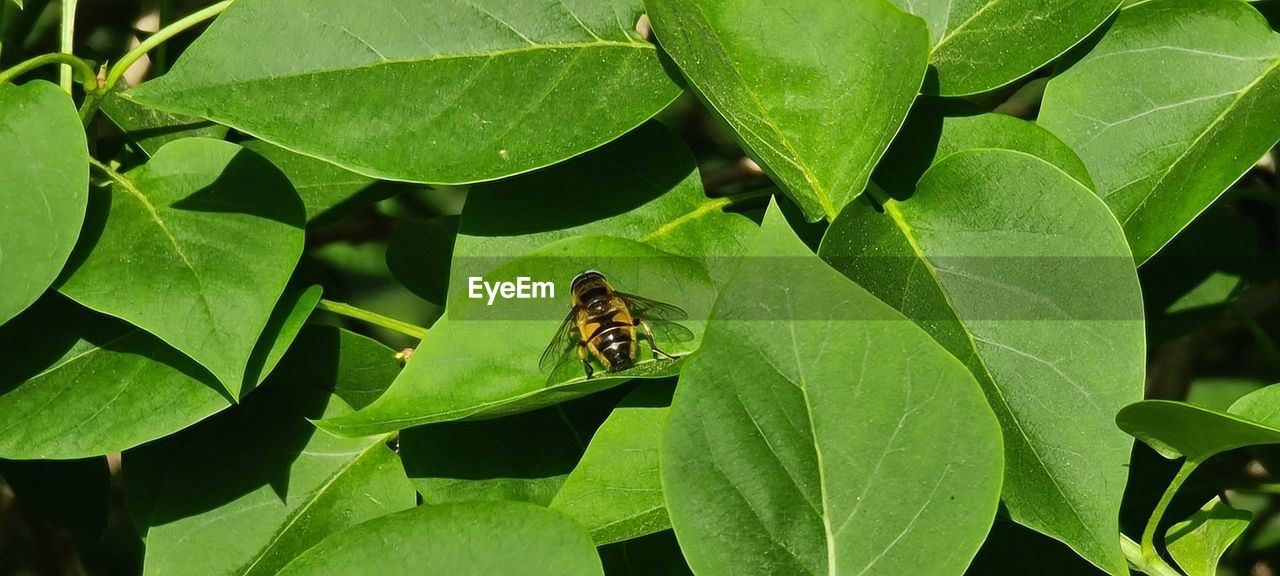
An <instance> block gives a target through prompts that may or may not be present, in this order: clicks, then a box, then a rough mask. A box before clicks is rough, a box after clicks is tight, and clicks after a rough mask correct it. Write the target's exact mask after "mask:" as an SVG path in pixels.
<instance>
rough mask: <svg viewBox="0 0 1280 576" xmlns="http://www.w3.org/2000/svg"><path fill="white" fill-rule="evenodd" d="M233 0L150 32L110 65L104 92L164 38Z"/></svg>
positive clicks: (172, 35)
mask: <svg viewBox="0 0 1280 576" xmlns="http://www.w3.org/2000/svg"><path fill="white" fill-rule="evenodd" d="M233 1H234V0H223V1H222V2H219V3H217V4H214V5H212V6H209V7H206V8H205V9H203V10H200V11H198V12H194V13H192V14H190V15H188V16H187V17H185V18H183V19H181V20H178V21H177V22H174V23H173V24H170V25H168V26H165V27H164V28H161V29H160V30H159V31H157V32H156V33H155V34H152V35H151V36H150V37H148V38H147V39H146V40H143V41H142V43H141V44H138V47H137V48H134V49H133V50H130V51H129V52H128V53H126V54H125V55H124V56H123V57H121V58H120V61H119V62H116V63H115V64H114V65H113V66H111V70H110V71H109V72H107V82H106V84H105V90H104V92H105V91H110V90H111V89H112V88H115V86H116V84H117V83H119V82H120V78H122V77H123V76H124V73H125V71H126V70H128V69H129V67H130V66H133V63H134V62H137V61H138V59H140V58H142V57H143V56H144V55H146V53H147V52H150V51H151V49H152V48H155V47H156V46H159V45H160V44H163V43H164V42H165V41H166V40H168V39H170V38H173V37H174V36H177V35H178V34H180V33H182V32H183V31H185V30H187V29H188V28H191V27H192V26H195V25H197V24H199V23H201V22H204V21H205V20H208V19H210V18H213V17H214V16H217V15H219V14H221V13H223V12H224V11H225V10H226V9H227V8H228V7H229V6H231V3H232V2H233Z"/></svg>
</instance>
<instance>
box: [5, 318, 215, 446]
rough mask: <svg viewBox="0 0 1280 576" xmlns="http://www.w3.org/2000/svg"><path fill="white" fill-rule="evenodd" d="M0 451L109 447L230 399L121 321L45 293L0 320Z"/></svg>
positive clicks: (154, 433)
mask: <svg viewBox="0 0 1280 576" xmlns="http://www.w3.org/2000/svg"><path fill="white" fill-rule="evenodd" d="M0 350H4V351H5V362H0V457H4V458H14V459H24V460H25V459H37V458H42V459H50V458H52V459H73V458H86V457H89V456H97V455H101V454H107V453H110V452H119V451H121V450H124V449H126V448H132V447H134V446H137V445H139V444H142V443H144V442H148V441H150V440H154V439H156V438H160V437H162V436H167V435H169V434H172V433H174V432H177V431H178V430H181V429H183V428H186V427H187V426H190V425H191V424H193V423H195V422H198V421H200V420H202V419H204V418H205V417H207V416H209V415H211V414H213V413H215V412H218V411H219V410H222V409H224V408H226V407H227V406H229V405H230V403H231V402H230V399H229V398H227V397H226V392H225V391H224V390H223V389H222V388H221V386H219V385H218V382H217V380H215V379H214V378H213V376H212V375H210V374H208V372H207V371H205V370H204V369H203V368H201V367H200V366H199V365H197V364H196V363H194V362H192V361H191V360H189V359H188V358H187V357H186V356H183V355H182V354H179V353H178V352H177V351H175V350H173V349H171V348H169V347H168V346H166V345H165V344H164V343H163V342H161V341H160V340H158V339H156V338H155V337H153V336H151V335H149V334H147V333H145V332H142V331H141V330H138V329H136V328H133V327H132V326H128V325H126V324H124V323H123V322H120V321H118V320H114V319H111V318H107V317H104V316H100V315H98V314H94V313H92V312H88V311H86V310H83V309H81V308H80V307H79V306H76V305H75V304H74V303H71V302H69V301H67V300H66V299H65V298H63V297H62V296H60V295H57V294H51V295H50V296H47V297H45V298H43V299H41V300H40V301H39V302H37V303H36V304H35V305H34V306H32V307H31V308H29V309H28V310H27V311H26V312H24V313H23V314H22V315H21V316H19V317H18V318H17V319H15V320H14V321H12V322H10V323H8V324H5V325H4V327H3V328H0Z"/></svg>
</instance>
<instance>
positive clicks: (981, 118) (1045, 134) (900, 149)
mask: <svg viewBox="0 0 1280 576" xmlns="http://www.w3.org/2000/svg"><path fill="white" fill-rule="evenodd" d="M977 149H997V150H1014V151H1017V152H1026V153H1027V154H1030V155H1032V156H1035V157H1037V158H1040V159H1041V160H1044V161H1046V162H1049V163H1050V164H1053V165H1054V166H1057V167H1058V168H1060V169H1061V170H1062V171H1063V172H1066V173H1067V174H1069V175H1071V177H1072V178H1075V179H1076V180H1078V181H1080V183H1081V184H1084V185H1085V186H1087V187H1089V188H1092V187H1093V180H1092V179H1091V178H1090V177H1089V170H1088V169H1087V168H1085V166H1084V163H1083V162H1081V161H1080V157H1079V156H1076V153H1075V151H1074V150H1072V149H1071V148H1070V147H1069V146H1067V145H1066V144H1065V143H1063V142H1062V140H1059V139H1058V137H1057V136H1054V135H1053V133H1052V132H1049V131H1048V130H1045V129H1044V128H1041V127H1039V126H1037V125H1036V124H1034V123H1032V122H1027V121H1026V120H1021V119H1018V118H1014V117H1012V116H1006V115H1004V114H998V113H982V111H980V110H974V109H973V108H972V107H971V106H961V105H957V104H955V103H953V102H951V101H945V100H938V99H934V98H921V99H919V100H917V101H916V104H915V106H914V107H913V108H912V109H911V114H910V115H908V116H907V121H906V123H905V124H903V125H902V132H901V133H899V134H898V137H897V138H895V139H894V140H893V144H891V145H890V146H889V151H888V152H886V153H885V156H884V159H883V160H881V161H880V164H879V165H878V166H876V171H875V176H874V179H875V183H876V184H879V185H880V186H881V187H882V188H884V190H885V191H886V192H888V193H889V194H890V195H891V196H893V197H894V198H897V199H899V200H903V199H906V198H909V197H910V196H911V194H912V193H913V192H914V191H915V188H916V184H917V183H918V182H919V181H920V177H921V176H923V175H924V173H925V171H926V170H928V169H929V167H931V166H933V165H934V164H937V163H939V162H942V161H943V160H946V159H947V158H948V157H950V156H951V155H953V154H956V153H957V152H964V151H966V150H977Z"/></svg>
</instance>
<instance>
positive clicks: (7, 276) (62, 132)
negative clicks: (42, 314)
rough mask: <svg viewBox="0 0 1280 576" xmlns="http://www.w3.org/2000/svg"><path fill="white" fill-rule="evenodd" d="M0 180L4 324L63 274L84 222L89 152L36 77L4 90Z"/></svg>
mask: <svg viewBox="0 0 1280 576" xmlns="http://www.w3.org/2000/svg"><path fill="white" fill-rule="evenodd" d="M19 6H21V4H19ZM3 10H4V8H3V6H0V11H3ZM0 175H3V176H0V324H4V323H5V322H8V321H9V319H11V318H13V317H14V316H17V315H18V313H19V312H22V310H23V309H24V308H26V307H27V306H30V305H31V304H32V303H33V302H35V301H36V299H38V298H39V297H40V295H41V294H43V293H44V291H45V289H46V288H48V287H49V285H50V284H52V283H53V281H54V279H55V278H57V277H58V272H60V271H61V270H62V266H63V264H64V263H66V261H67V257H68V256H70V255H71V249H72V247H73V246H75V243H76V237H77V236H79V234H80V225H81V224H82V223H83V222H84V214H85V207H86V205H87V204H88V201H89V200H88V199H89V150H88V148H87V147H86V144H85V137H84V129H83V128H81V126H80V118H79V116H77V115H76V107H75V104H74V103H73V102H72V101H71V98H70V97H69V96H67V93H66V92H63V91H62V90H60V89H59V88H58V87H57V86H54V85H53V84H50V83H48V82H43V81H39V80H37V81H33V82H29V83H27V84H24V85H22V86H14V85H12V84H4V85H0Z"/></svg>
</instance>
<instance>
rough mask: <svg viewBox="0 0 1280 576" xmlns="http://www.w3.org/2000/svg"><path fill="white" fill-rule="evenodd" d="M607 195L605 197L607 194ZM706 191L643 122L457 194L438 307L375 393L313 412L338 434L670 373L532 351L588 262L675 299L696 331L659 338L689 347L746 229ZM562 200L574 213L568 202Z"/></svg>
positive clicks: (500, 409) (623, 281) (674, 347)
mask: <svg viewBox="0 0 1280 576" xmlns="http://www.w3.org/2000/svg"><path fill="white" fill-rule="evenodd" d="M605 192H607V194H605ZM725 204H726V203H725V202H724V201H723V200H713V199H708V198H706V197H705V196H704V195H703V194H702V190H701V186H700V185H699V181H698V175H697V171H696V170H695V168H694V165H693V159H692V158H691V157H690V156H689V153H688V150H687V149H685V148H684V146H683V145H682V144H680V142H679V141H678V140H677V139H676V137H675V135H674V134H672V133H671V132H670V131H668V130H667V129H666V128H663V127H662V126H660V125H656V124H650V125H647V126H645V127H644V128H642V129H640V130H638V131H636V132H635V133H633V134H631V135H628V137H627V138H625V139H623V140H621V141H619V142H616V143H614V144H612V145H610V146H608V147H605V148H603V149H601V150H599V151H596V152H593V153H591V154H588V155H586V156H583V157H582V158H577V159H575V160H573V161H571V162H568V163H566V164H564V165H562V166H557V167H554V168H551V169H548V170H545V171H541V172H536V173H533V174H529V175H527V176H524V177H521V178H517V179H513V180H509V181H504V182H501V183H495V184H492V185H486V186H483V187H477V188H476V189H474V190H472V191H471V193H470V195H469V196H468V199H467V206H466V209H465V210H464V211H463V214H462V220H461V223H460V227H459V236H458V239H457V242H456V244H455V246H454V250H453V262H452V266H451V275H452V281H451V284H450V289H449V296H448V307H447V308H446V311H445V316H444V318H441V319H440V321H438V322H437V323H436V324H435V325H434V326H433V327H432V329H431V332H430V333H428V335H427V337H426V338H425V339H424V340H423V341H422V343H421V344H420V345H419V346H418V348H417V351H416V352H415V353H414V356H413V359H412V360H410V361H409V363H408V365H407V366H405V370H404V372H402V373H401V375H400V377H399V378H397V379H396V382H395V383H394V384H393V385H392V386H391V388H390V389H389V390H388V391H387V394H386V395H385V396H383V397H382V398H380V399H379V401H378V402H376V403H374V404H373V405H372V406H369V407H368V408H366V409H365V410H362V411H360V412H357V413H356V414H353V415H351V416H347V417H344V418H341V419H335V420H326V421H322V422H321V423H320V425H321V426H323V427H325V428H326V429H327V430H330V431H333V432H335V433H339V434H355V435H361V434H369V433H375V432H378V431H382V432H385V431H390V430H395V429H400V428H405V427H409V426H415V425H420V424H427V423H431V422H440V421H447V420H457V419H462V418H469V417H478V416H486V417H494V416H497V415H502V414H512V413H518V412H525V411H529V410H533V409H537V408H541V407H544V406H548V405H551V404H556V403H559V402H563V401H565V400H568V399H572V398H576V397H579V396H583V395H586V394H589V393H592V392H596V391H599V390H603V389H606V388H610V387H613V386H617V385H618V384H621V383H622V382H624V381H626V380H628V379H633V378H662V377H667V376H671V375H674V374H675V373H676V371H677V370H678V365H673V364H672V362H670V361H651V358H652V356H651V355H650V353H649V350H648V346H647V344H646V345H642V346H641V348H640V351H639V353H638V355H637V360H638V364H637V365H636V366H635V367H634V368H632V369H630V370H627V371H624V372H621V373H606V372H604V371H603V370H602V369H601V368H600V366H599V365H598V364H597V368H596V370H597V371H596V374H595V377H594V378H592V379H590V380H588V379H586V377H585V374H584V371H583V369H582V367H581V366H580V365H578V364H577V363H576V362H575V361H573V360H574V358H575V357H573V356H572V353H571V356H570V361H569V362H565V363H563V364H561V365H560V366H559V367H558V368H557V369H555V370H554V371H553V372H551V373H550V374H547V373H544V372H542V371H540V370H539V367H538V364H539V358H540V357H541V355H542V352H543V350H544V349H545V348H546V346H547V344H548V343H549V342H550V341H551V339H552V337H553V336H554V335H555V333H556V329H557V327H558V326H559V325H560V322H561V321H562V320H563V319H564V318H565V316H566V314H567V313H568V312H569V309H570V295H569V288H570V281H571V280H572V279H573V277H574V276H576V275H577V274H578V273H580V272H582V271H583V270H588V269H596V270H600V271H602V272H604V273H605V275H606V277H608V278H609V280H610V281H611V282H613V284H614V285H615V287H616V288H617V289H618V290H623V291H627V292H632V293H635V294H639V295H641V296H644V297H646V298H652V299H656V300H660V301H663V302H667V303H670V304H673V305H676V306H680V307H681V308H683V309H685V310H686V311H687V312H688V314H689V320H687V321H682V322H680V323H681V324H682V325H684V326H685V327H686V328H687V329H688V330H690V331H691V332H693V333H694V339H693V340H691V341H687V342H665V343H659V346H660V347H661V346H663V344H665V345H666V348H664V349H666V350H667V351H668V352H671V353H673V354H680V353H687V352H689V351H692V350H693V349H695V348H696V346H697V341H698V340H697V335H698V334H699V333H700V332H701V325H702V322H703V320H704V319H705V318H706V316H707V314H708V313H709V311H710V309H711V304H712V302H713V301H714V299H715V294H716V290H717V284H718V282H721V281H722V279H723V277H724V276H725V274H726V272H727V270H729V268H730V266H732V265H733V264H734V262H736V260H735V258H736V256H737V255H738V254H739V253H740V251H741V243H742V242H743V240H744V239H745V238H748V237H749V236H750V234H752V233H753V232H754V229H755V226H754V225H753V224H752V223H751V221H750V220H748V219H746V218H744V217H742V216H740V215H736V214H727V213H724V212H723V211H722V210H721V208H722V207H723V206H724V205H725ZM568 206H573V207H575V209H574V210H567V209H565V208H566V207H568ZM522 276H523V277H527V278H530V279H532V280H538V281H551V282H554V283H555V297H554V298H542V299H511V300H505V299H501V298H497V299H495V300H494V303H493V304H492V305H490V304H489V298H488V296H487V295H486V294H485V293H483V292H481V294H480V297H479V298H474V297H473V296H472V293H471V288H470V279H471V278H472V277H476V278H481V279H483V280H484V281H487V282H497V281H507V282H514V281H516V280H517V279H518V278H519V277H522Z"/></svg>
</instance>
